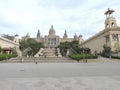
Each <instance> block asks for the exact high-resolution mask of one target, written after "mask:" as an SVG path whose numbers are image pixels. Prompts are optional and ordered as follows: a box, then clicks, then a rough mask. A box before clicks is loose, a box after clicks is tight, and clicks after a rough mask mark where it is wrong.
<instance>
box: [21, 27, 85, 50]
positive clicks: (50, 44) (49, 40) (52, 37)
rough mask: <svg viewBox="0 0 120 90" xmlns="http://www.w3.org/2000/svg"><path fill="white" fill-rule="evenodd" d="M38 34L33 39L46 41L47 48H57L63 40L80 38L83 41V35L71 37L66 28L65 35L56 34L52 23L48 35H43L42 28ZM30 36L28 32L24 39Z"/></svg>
mask: <svg viewBox="0 0 120 90" xmlns="http://www.w3.org/2000/svg"><path fill="white" fill-rule="evenodd" d="M36 36H37V37H36V38H33V39H35V40H36V41H37V42H41V43H44V46H45V48H55V47H57V46H58V45H60V43H61V42H72V41H73V40H79V41H80V42H81V41H83V39H82V36H81V35H80V36H79V37H78V36H77V35H76V34H75V35H74V37H73V38H69V37H68V35H67V31H66V30H65V32H64V35H63V37H62V38H61V37H60V36H59V35H56V31H55V29H54V27H53V25H51V28H50V30H49V34H48V35H45V36H44V37H41V34H40V30H39V29H38V32H37V35H36ZM28 38H30V36H29V35H28V34H27V35H26V36H24V37H23V38H22V40H27V39H28Z"/></svg>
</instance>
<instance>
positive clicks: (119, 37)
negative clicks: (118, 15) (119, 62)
mask: <svg viewBox="0 0 120 90" xmlns="http://www.w3.org/2000/svg"><path fill="white" fill-rule="evenodd" d="M113 12H114V10H110V9H109V8H108V10H107V11H106V12H105V13H104V14H105V15H106V20H105V23H104V24H105V28H104V30H102V31H101V32H99V33H98V34H96V35H94V36H92V37H91V38H89V39H88V40H86V41H84V42H82V43H80V47H88V48H90V49H91V52H92V53H95V52H97V53H100V52H102V51H103V46H104V45H107V46H108V47H110V48H111V51H112V52H119V51H120V27H119V26H117V22H116V19H115V17H113Z"/></svg>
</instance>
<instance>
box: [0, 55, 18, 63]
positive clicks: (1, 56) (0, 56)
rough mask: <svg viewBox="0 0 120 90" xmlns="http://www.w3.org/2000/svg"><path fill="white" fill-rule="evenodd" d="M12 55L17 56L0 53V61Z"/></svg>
mask: <svg viewBox="0 0 120 90" xmlns="http://www.w3.org/2000/svg"><path fill="white" fill-rule="evenodd" d="M12 57H17V54H0V61H2V60H5V59H10V58H12Z"/></svg>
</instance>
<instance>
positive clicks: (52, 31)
mask: <svg viewBox="0 0 120 90" xmlns="http://www.w3.org/2000/svg"><path fill="white" fill-rule="evenodd" d="M49 35H52V36H53V35H55V30H54V28H53V25H51V28H50V30H49Z"/></svg>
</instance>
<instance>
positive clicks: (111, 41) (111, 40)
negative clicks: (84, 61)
mask: <svg viewBox="0 0 120 90" xmlns="http://www.w3.org/2000/svg"><path fill="white" fill-rule="evenodd" d="M109 42H110V43H109V45H110V48H111V50H112V51H113V38H112V34H110V39H109Z"/></svg>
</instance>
